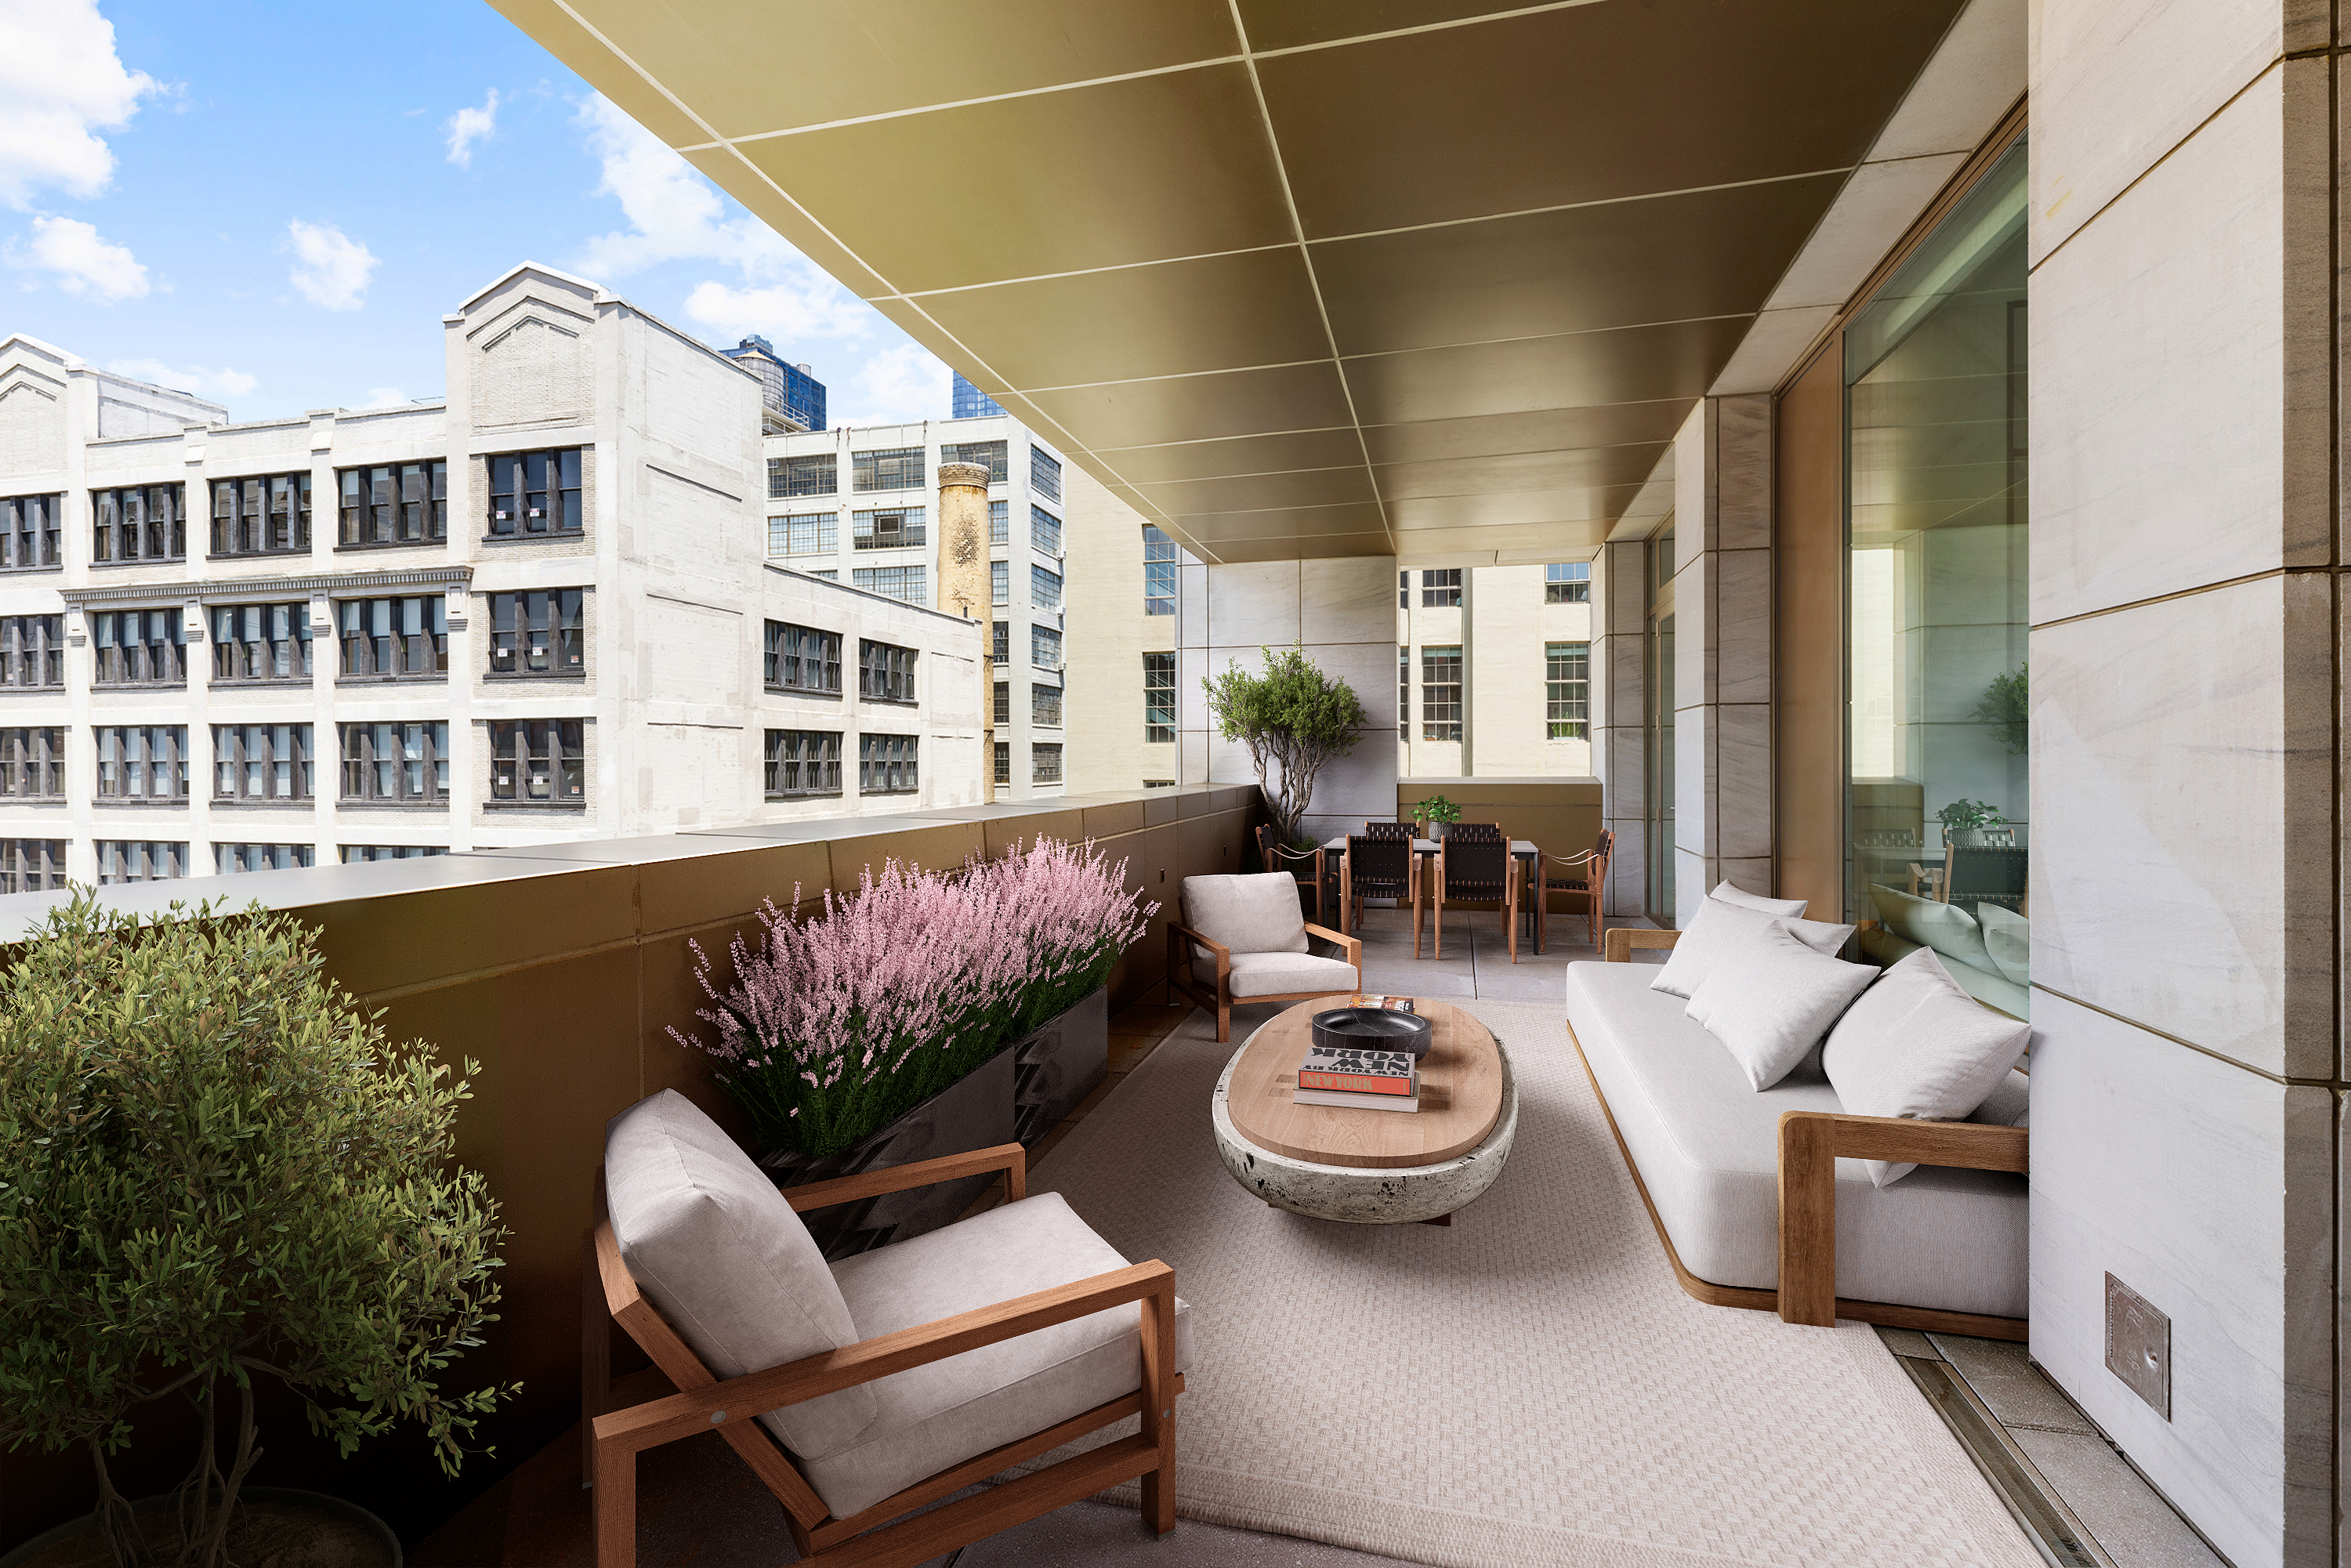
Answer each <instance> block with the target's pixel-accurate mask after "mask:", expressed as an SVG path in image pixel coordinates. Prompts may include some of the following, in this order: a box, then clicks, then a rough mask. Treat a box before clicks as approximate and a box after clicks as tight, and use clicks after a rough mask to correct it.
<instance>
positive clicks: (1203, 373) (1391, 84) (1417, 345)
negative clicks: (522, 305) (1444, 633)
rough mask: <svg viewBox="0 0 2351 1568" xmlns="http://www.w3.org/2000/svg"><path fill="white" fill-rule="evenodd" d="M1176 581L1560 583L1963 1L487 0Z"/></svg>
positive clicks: (1599, 533)
mask: <svg viewBox="0 0 2351 1568" xmlns="http://www.w3.org/2000/svg"><path fill="white" fill-rule="evenodd" d="M493 4H495V5H497V7H498V9H499V10H501V11H502V12H503V13H504V14H505V15H506V16H508V17H509V18H510V19H511V20H513V21H514V22H515V23H516V24H517V26H520V27H522V28H523V29H524V30H525V31H526V32H528V33H529V34H531V35H532V36H533V37H536V38H538V40H539V41H540V42H541V43H542V44H544V45H546V46H547V47H548V48H549V49H550V50H551V51H553V52H554V53H555V54H556V55H557V56H558V57H559V58H561V59H562V60H563V61H564V62H565V63H566V64H567V65H569V66H570V67H571V68H573V69H575V70H576V71H578V72H579V73H580V76H582V77H583V78H586V79H587V80H588V81H590V83H592V84H593V85H594V86H595V87H597V88H598V89H600V90H601V91H602V92H604V93H605V94H606V95H607V96H608V97H610V98H611V99H613V101H614V102H616V103H617V104H619V105H620V107H621V108H622V109H623V110H626V111H627V112H629V113H630V114H632V115H633V116H634V117H635V118H636V119H637V120H640V121H641V122H642V123H643V124H644V125H645V126H646V127H647V128H648V129H650V130H651V131H653V133H654V134H655V135H657V136H659V137H661V138H662V139H663V140H664V141H667V142H668V143H669V144H670V145H672V146H674V147H675V148H677V149H679V150H680V151H681V152H683V153H684V155H685V156H686V158H687V159H688V160H689V161H690V162H693V163H694V164H695V167H697V168H699V169H700V170H701V171H702V172H705V174H707V175H709V176H710V177H711V178H712V179H713V180H715V181H716V182H717V183H719V184H720V185H721V186H722V187H724V188H725V189H726V191H727V192H729V193H731V194H733V195H734V196H735V197H736V198H737V200H739V201H741V202H742V203H743V204H745V205H746V206H747V207H748V208H749V209H750V210H751V211H752V212H754V213H756V214H758V216H759V217H760V218H762V219H763V220H764V221H766V222H767V223H768V224H769V225H772V226H773V227H774V228H775V229H776V230H777V231H778V233H780V234H782V235H784V236H785V237H786V238H787V239H789V240H790V241H791V242H792V243H793V244H794V245H795V246H799V249H800V250H801V251H803V252H804V253H805V254H807V255H808V256H810V259H812V260H813V261H815V262H816V263H817V265H819V266H820V267H824V268H825V269H826V270H827V271H828V272H830V273H831V274H832V275H833V277H836V278H838V279H840V280H841V283H842V284H843V285H845V286H846V287H849V288H851V289H852V290H853V291H854V292H855V293H856V294H857V295H858V296H859V297H860V298H863V299H866V300H868V301H870V302H872V304H873V305H874V307H875V308H878V309H880V310H881V311H882V312H883V314H884V315H886V316H888V317H889V318H890V319H892V320H893V321H895V322H896V323H897V324H898V325H899V326H901V327H903V328H904V329H905V330H906V331H907V332H908V333H909V334H911V335H912V336H913V337H914V339H915V340H917V341H919V342H921V343H922V344H923V345H924V346H925V347H926V348H928V349H930V350H932V351H933V352H935V353H936V354H938V355H939V356H940V357H941V358H942V359H944V360H946V361H947V362H948V363H949V364H951V365H953V366H955V367H956V369H958V370H960V371H962V372H963V373H964V374H965V375H967V376H968V377H969V378H970V379H971V380H972V381H973V382H975V383H976V384H977V385H978V386H979V387H980V388H981V390H983V391H985V392H988V393H989V394H990V395H992V396H994V397H995V398H996V399H997V401H998V402H1001V403H1002V404H1003V405H1004V406H1005V407H1006V409H1008V411H1009V412H1011V413H1013V414H1014V416H1015V417H1017V418H1019V419H1021V420H1022V421H1024V422H1025V423H1029V424H1030V425H1031V426H1032V427H1033V428H1035V429H1036V430H1038V431H1039V432H1040V434H1044V435H1045V436H1046V437H1047V438H1048V439H1050V440H1052V441H1054V442H1055V443H1056V444H1059V445H1060V446H1061V448H1062V450H1063V451H1064V453H1065V454H1066V455H1068V456H1069V457H1071V459H1072V460H1073V461H1075V462H1076V463H1078V464H1079V465H1081V466H1082V467H1084V468H1086V469H1087V470H1088V471H1089V472H1091V473H1092V474H1093V475H1094V476H1095V477H1097V478H1099V479H1100V480H1102V483H1103V484H1105V485H1106V486H1109V487H1110V488H1111V490H1112V491H1113V493H1114V494H1116V495H1118V496H1119V497H1122V498H1123V499H1124V500H1125V501H1127V502H1128V503H1129V504H1130V505H1132V506H1133V507H1134V508H1135V509H1136V510H1137V511H1138V512H1140V513H1142V514H1143V515H1144V517H1147V518H1150V519H1151V520H1153V521H1155V522H1157V523H1159V524H1160V525H1161V526H1162V527H1164V528H1166V529H1167V531H1168V532H1170V533H1172V534H1174V535H1175V536H1176V537H1177V538H1180V539H1182V540H1184V541H1185V542H1186V544H1187V545H1188V546H1189V547H1190V548H1192V549H1194V550H1195V551H1196V553H1198V554H1199V555H1200V556H1202V557H1203V558H1205V559H1209V560H1212V561H1246V560H1271V559H1281V560H1289V559H1301V558H1328V557H1343V556H1366V555H1377V556H1388V555H1406V556H1414V557H1423V556H1428V555H1432V554H1440V553H1441V554H1451V555H1485V556H1488V557H1489V558H1493V559H1500V558H1504V557H1510V558H1513V559H1531V558H1532V557H1534V556H1536V555H1539V554H1541V553H1544V552H1550V553H1554V554H1558V553H1573V554H1577V555H1583V554H1589V553H1591V552H1592V551H1593V549H1596V548H1597V546H1598V545H1599V544H1600V543H1601V542H1602V540H1604V538H1606V537H1607V535H1608V533H1609V531H1610V528H1611V527H1612V525H1613V524H1614V522H1615V520H1616V519H1617V518H1619V517H1623V516H1624V515H1625V509H1626V508H1627V507H1629V506H1631V505H1632V504H1633V501H1634V498H1635V497H1636V496H1637V495H1638V494H1639V492H1640V490H1641V488H1642V486H1644V484H1646V482H1647V481H1648V480H1649V479H1650V478H1651V476H1652V475H1653V474H1654V473H1655V472H1656V468H1657V465H1658V462H1659V460H1660V458H1661V457H1662V456H1663V455H1665V453H1666V450H1667V443H1668V442H1669V441H1670V439H1671V438H1672V436H1673V434H1674V432H1675V431H1676V430H1677V428H1678V427H1679V426H1680V424H1681V423H1682V421H1683V420H1684V418H1685V417H1686V416H1687V413H1688V411H1689V409H1690V407H1691V406H1692V404H1693V403H1694V402H1696V401H1697V399H1698V397H1699V396H1700V395H1701V394H1702V393H1703V392H1705V391H1706V390H1707V388H1708V385H1709V384H1710V383H1711V382H1713V380H1714V379H1715V377H1716V376H1717V375H1718V374H1719V372H1720V371H1721V370H1722V368H1723V366H1724V365H1725V363H1726V362H1727V361H1729V358H1730V355H1731V353H1732V352H1733V350H1735V349H1736V348H1737V347H1738V346H1739V344H1740V340H1741V339H1742V338H1743V337H1744V336H1745V335H1746V333H1747V331H1748V329H1749V328H1750V325H1751V324H1752V322H1753V321H1754V319H1755V317H1756V314H1757V312H1758V311H1759V310H1760V309H1761V308H1762V306H1763V304H1764V301H1765V299H1766V298H1767V297H1768V296H1769V295H1770V293H1771V289H1772V287H1773V285H1774V284H1775V283H1776V282H1777V281H1778V280H1779V279H1780V277H1781V276H1782V273H1783V272H1785V271H1786V269H1787V267H1788V265H1789V262H1790V260H1791V259H1792V257H1793V256H1795V255H1796V254H1797V252H1798V250H1799V249H1800V248H1801V247H1802V246H1803V245H1804V243H1805V240H1806V238H1807V236H1808V235H1810V234H1811V233H1812V232H1813V228H1814V226H1815V225H1817V224H1818V223H1819V221H1820V220H1821V218H1822V215H1823V213H1824V212H1826V211H1827V210H1828V208H1829V205H1830V204H1831V202H1832V201H1833V200H1834V197H1835V196H1836V194H1837V193H1838V191H1839V189H1840V188H1841V186H1842V185H1843V183H1844V180H1845V178H1846V175H1847V173H1848V172H1850V171H1851V170H1852V169H1853V168H1854V167H1855V165H1856V164H1857V163H1858V162H1860V161H1861V159H1862V158H1863V156H1864V154H1865V152H1866V151H1867V149H1868V148H1869V146H1870V143H1871V141H1872V138H1873V137H1874V136H1875V135H1876V133H1877V131H1878V130H1879V128H1880V127H1881V126H1882V125H1883V124H1884V123H1885V122H1886V120H1887V117H1888V116H1889V114H1891V113H1892V111H1893V110H1894V109H1895V107H1896V104H1897V103H1898V102H1899V101H1900V99H1901V97H1902V94H1903V92H1904V90H1905V89H1907V87H1908V86H1909V84H1910V83H1911V81H1912V79H1913V78H1915V77H1916V76H1917V74H1918V70H1919V68H1920V67H1921V66H1922V64H1923V63H1924V62H1925V61H1926V59H1927V58H1928V56H1929V54H1930V53H1931V52H1932V51H1933V50H1934V48H1935V47H1936V44H1937V42H1938V39H1939V38H1940V37H1942V36H1943V34H1944V32H1945V30H1946V28H1947V27H1948V26H1949V23H1950V21H1951V18H1952V16H1953V15H1954V14H1955V13H1956V12H1957V11H1958V10H1959V5H1960V0H1921V3H1917V4H1911V5H1900V6H1886V5H1880V4H1877V3H1876V0H1803V3H1802V4H1788V3H1784V0H1783V3H1778V4H1771V3H1766V0H1753V3H1751V4H1748V5H1740V6H1737V7H1733V8H1730V9H1729V10H1725V11H1721V12H1717V13H1710V14H1709V16H1708V24H1707V26H1708V30H1707V31H1705V32H1703V33H1698V32H1695V31H1693V26H1694V24H1693V22H1692V20H1691V16H1690V14H1689V13H1688V12H1687V9H1686V8H1682V7H1676V6H1670V5H1666V6H1647V7H1645V6H1642V5H1632V4H1625V3H1623V0H1569V3H1566V4H1555V5H1531V6H1511V7H1504V6H1496V5H1480V4H1478V3H1476V0H1088V3H1083V4H1078V3H1071V0H988V3H975V0H866V3H863V4H859V5H814V4H810V3H808V0H780V3H779V0H493Z"/></svg>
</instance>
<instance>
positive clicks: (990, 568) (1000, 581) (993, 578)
mask: <svg viewBox="0 0 2351 1568" xmlns="http://www.w3.org/2000/svg"><path fill="white" fill-rule="evenodd" d="M987 598H988V602H990V603H991V604H1009V603H1011V602H1012V563H1011V562H1010V561H1008V560H992V561H989V562H988V563H987Z"/></svg>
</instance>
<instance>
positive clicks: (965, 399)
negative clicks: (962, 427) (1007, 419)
mask: <svg viewBox="0 0 2351 1568" xmlns="http://www.w3.org/2000/svg"><path fill="white" fill-rule="evenodd" d="M1003 413H1004V409H1003V407H1002V405H1001V404H999V403H998V402H997V401H996V400H995V399H994V398H992V397H990V396H988V395H987V393H986V392H982V391H980V390H979V389H978V388H977V387H976V386H974V385H972V384H971V383H970V382H967V381H966V380H964V379H963V372H962V371H956V373H955V412H954V413H951V414H949V415H948V416H947V417H948V418H950V419H995V418H998V417H999V416H1000V415H1002V414H1003Z"/></svg>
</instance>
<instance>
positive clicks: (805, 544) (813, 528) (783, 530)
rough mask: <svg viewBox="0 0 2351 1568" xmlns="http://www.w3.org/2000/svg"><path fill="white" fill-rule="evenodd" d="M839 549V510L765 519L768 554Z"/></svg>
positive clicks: (812, 552) (828, 553)
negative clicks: (766, 520) (766, 521)
mask: <svg viewBox="0 0 2351 1568" xmlns="http://www.w3.org/2000/svg"><path fill="white" fill-rule="evenodd" d="M840 548H841V514H840V513H839V512H795V513H793V514H792V515H790V516H789V517H769V518H768V554H769V555H831V554H832V553H833V552H834V551H835V550H837V549H840Z"/></svg>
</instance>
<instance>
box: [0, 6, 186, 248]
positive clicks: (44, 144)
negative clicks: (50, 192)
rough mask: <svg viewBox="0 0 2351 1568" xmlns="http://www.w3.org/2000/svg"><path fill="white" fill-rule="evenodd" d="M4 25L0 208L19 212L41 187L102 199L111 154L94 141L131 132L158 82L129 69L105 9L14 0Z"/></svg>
mask: <svg viewBox="0 0 2351 1568" xmlns="http://www.w3.org/2000/svg"><path fill="white" fill-rule="evenodd" d="M0 16H5V20H0V32H5V36H6V38H7V47H6V48H5V49H0V202H5V203H7V204H8V205H10V206H12V207H16V208H19V209H21V208H23V207H25V206H26V205H27V204H29V203H30V201H31V200H32V194H33V193H34V192H35V191H37V190H39V189H42V188H44V187H55V188H57V189H59V190H62V191H66V192H68V193H71V194H73V195H77V196H96V195H100V194H102V193H104V192H105V190H106V187H107V186H108V184H109V183H111V182H112V180H113V178H114V152H113V150H112V149H111V148H110V147H108V146H107V144H106V141H105V139H104V138H102V137H100V136H99V135H98V134H97V132H98V131H112V130H117V129H119V128H120V127H121V126H123V125H126V124H128V123H130V120H131V115H132V114H133V113H134V112H136V111H137V110H138V108H139V100H140V99H141V98H144V97H145V96H146V95H148V94H149V93H152V92H156V91H160V90H161V89H160V88H159V87H158V85H157V83H156V81H155V78H152V77H151V76H149V75H148V74H147V73H146V72H145V71H134V70H128V69H125V68H124V67H123V64H122V61H121V59H120V57H118V56H117V55H116V54H115V52H114V24H113V23H111V22H109V21H108V20H107V19H106V18H105V17H103V16H99V14H98V0H29V3H28V0H16V3H14V4H9V5H5V7H0Z"/></svg>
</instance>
